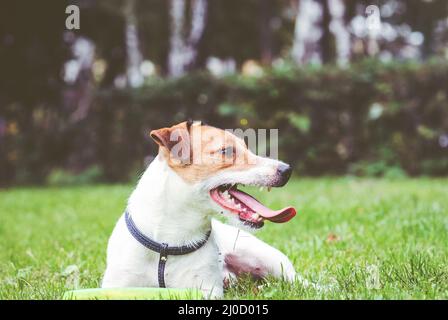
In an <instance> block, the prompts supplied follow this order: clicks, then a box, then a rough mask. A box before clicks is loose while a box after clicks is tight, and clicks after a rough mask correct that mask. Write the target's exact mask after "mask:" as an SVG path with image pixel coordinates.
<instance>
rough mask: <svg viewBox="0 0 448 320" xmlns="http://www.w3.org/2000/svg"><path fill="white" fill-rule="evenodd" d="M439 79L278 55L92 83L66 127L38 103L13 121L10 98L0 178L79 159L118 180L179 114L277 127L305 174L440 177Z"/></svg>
mask: <svg viewBox="0 0 448 320" xmlns="http://www.w3.org/2000/svg"><path fill="white" fill-rule="evenodd" d="M447 83H448V65H447V64H445V63H440V62H437V61H432V62H429V63H426V64H416V63H390V64H384V63H379V62H377V61H364V62H361V63H358V64H354V65H352V66H351V67H350V68H339V67H336V66H333V65H327V66H324V67H319V68H315V67H309V68H302V69H299V68H295V67H293V66H291V65H289V64H288V63H287V62H285V63H283V64H282V65H280V66H277V67H275V68H272V69H265V70H264V74H263V76H261V77H252V76H244V75H240V76H228V77H224V78H216V77H214V76H212V75H210V74H208V73H205V72H197V73H192V74H189V75H188V76H185V77H183V78H179V79H161V78H153V79H151V80H150V81H149V82H148V83H147V84H146V85H145V86H144V87H143V88H140V89H135V90H131V89H127V90H121V89H120V90H118V89H101V90H99V91H98V93H97V95H96V96H95V98H94V100H93V103H92V106H91V110H90V111H89V114H88V116H87V117H86V118H85V119H83V120H81V121H79V122H75V123H71V122H70V121H69V119H70V113H69V112H68V111H67V110H58V109H57V107H56V105H41V104H35V105H33V108H34V109H33V110H32V112H31V111H30V113H31V119H29V118H25V120H26V121H23V119H24V117H23V113H22V109H21V108H18V107H17V105H15V104H12V105H8V106H7V107H6V108H7V110H8V111H9V113H8V114H7V117H6V121H7V123H6V125H5V127H6V134H5V136H4V138H3V141H4V143H3V144H2V148H3V150H2V153H1V155H0V163H1V166H2V168H8V169H7V171H5V172H4V173H5V174H4V180H3V179H2V182H4V183H7V182H9V183H11V182H21V183H24V182H44V181H45V179H46V176H48V174H50V172H51V170H52V169H53V168H54V167H56V168H62V169H66V170H70V171H72V172H75V173H79V172H82V171H83V170H85V169H87V168H89V167H91V166H97V167H98V168H99V170H100V172H102V174H103V176H102V178H103V179H104V180H105V181H128V178H129V177H130V176H132V175H135V173H136V172H138V171H141V168H142V167H143V164H144V160H145V158H146V157H148V156H151V155H154V154H155V153H156V151H157V150H156V145H155V144H154V143H152V142H151V140H150V138H149V135H148V131H149V130H150V129H155V128H159V127H163V126H169V125H172V124H174V123H177V122H180V121H183V120H185V119H188V118H192V119H200V120H204V121H205V122H207V123H209V124H212V125H216V126H219V127H221V128H236V127H242V128H243V129H245V128H278V129H279V153H280V158H281V159H283V160H285V161H287V162H291V163H293V164H294V165H295V167H296V169H297V171H298V172H300V173H301V174H305V175H323V174H344V173H353V174H359V175H369V176H371V175H372V176H382V175H388V174H389V173H390V169H391V170H392V173H390V174H392V175H393V176H397V175H399V176H402V175H403V174H404V173H406V174H409V175H447V174H448V166H447V161H448V158H447V157H448V150H447V148H446V146H447V145H448V143H446V140H448V122H447V121H448V87H447V86H446V84H447ZM55 110H58V111H55ZM31 128H32V130H30V129H31ZM37 132H38V134H37ZM388 172H389V173H388Z"/></svg>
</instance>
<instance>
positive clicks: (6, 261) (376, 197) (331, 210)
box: [0, 178, 448, 299]
mask: <svg viewBox="0 0 448 320" xmlns="http://www.w3.org/2000/svg"><path fill="white" fill-rule="evenodd" d="M131 190H132V186H130V185H122V186H88V187H70V188H29V189H11V190H3V191H0V299H54V298H56V299H57V298H61V295H62V293H63V291H64V290H66V289H68V288H73V287H74V286H75V287H79V288H89V287H96V286H98V285H99V282H100V279H101V275H102V272H103V270H104V267H105V252H106V243H107V239H108V237H109V235H110V233H111V231H112V228H113V226H114V223H115V221H116V220H117V218H118V217H119V216H120V215H121V213H122V211H123V208H124V206H125V203H126V199H127V197H128V195H129V193H130V192H131ZM253 193H254V194H256V195H257V197H259V198H260V199H262V200H264V202H265V204H267V205H269V206H271V207H276V208H279V207H282V206H286V205H294V206H295V207H296V208H297V209H298V216H297V217H296V218H295V219H294V220H293V221H291V222H289V223H287V224H283V225H274V224H272V223H267V224H266V226H265V227H264V229H263V230H262V231H260V232H258V233H257V234H258V236H259V237H260V238H262V239H263V240H265V241H267V242H268V243H270V244H272V245H273V246H275V247H277V248H279V249H281V250H282V251H283V252H285V253H286V254H287V255H288V256H289V257H290V258H291V259H292V261H293V262H294V264H295V266H296V269H297V271H298V272H300V273H301V274H302V276H303V277H304V278H306V279H308V280H310V281H312V282H314V283H317V284H318V285H319V286H320V287H321V289H316V288H312V287H308V288H305V287H303V286H302V285H300V284H296V285H289V284H287V283H283V282H280V281H274V280H268V281H266V282H265V283H264V284H260V283H258V284H255V283H251V282H250V281H248V280H246V281H242V282H241V283H240V285H239V286H238V287H236V288H234V289H232V290H230V291H229V292H227V293H226V296H225V297H226V298H229V299H237V298H249V299H252V298H269V299H316V298H317V299H321V298H324V299H434V298H437V299H447V298H448V249H447V245H448V180H442V179H440V180H430V179H406V180H396V181H387V180H366V179H352V178H340V179H304V180H300V179H295V180H293V181H291V182H290V183H289V184H288V185H287V186H286V187H285V188H283V189H277V190H273V191H272V192H271V193H267V192H263V193H260V192H258V191H256V192H253Z"/></svg>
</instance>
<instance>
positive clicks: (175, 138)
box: [150, 122, 191, 164]
mask: <svg viewBox="0 0 448 320" xmlns="http://www.w3.org/2000/svg"><path fill="white" fill-rule="evenodd" d="M150 136H151V138H152V139H153V140H154V141H155V142H156V143H157V144H158V145H159V146H160V147H162V148H166V149H167V150H168V151H169V155H170V157H171V160H174V161H176V162H180V163H181V164H188V163H189V161H190V159H191V156H190V133H189V128H188V126H187V125H186V123H185V122H183V123H181V124H178V125H175V126H173V127H171V128H162V129H157V130H152V131H151V132H150Z"/></svg>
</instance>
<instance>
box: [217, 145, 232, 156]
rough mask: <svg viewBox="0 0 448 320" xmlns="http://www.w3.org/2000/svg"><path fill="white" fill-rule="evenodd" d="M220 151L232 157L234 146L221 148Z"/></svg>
mask: <svg viewBox="0 0 448 320" xmlns="http://www.w3.org/2000/svg"><path fill="white" fill-rule="evenodd" d="M219 153H220V154H222V155H224V156H226V157H232V156H233V147H225V148H222V149H221V150H219Z"/></svg>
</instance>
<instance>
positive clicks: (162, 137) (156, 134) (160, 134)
mask: <svg viewBox="0 0 448 320" xmlns="http://www.w3.org/2000/svg"><path fill="white" fill-rule="evenodd" d="M149 135H150V136H151V138H152V139H153V140H154V141H155V142H156V143H157V144H158V145H159V146H161V147H165V148H167V149H168V150H171V149H172V148H173V146H174V145H175V144H176V143H177V141H174V139H173V140H171V128H162V129H157V130H152V131H151V132H150V134H149Z"/></svg>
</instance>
